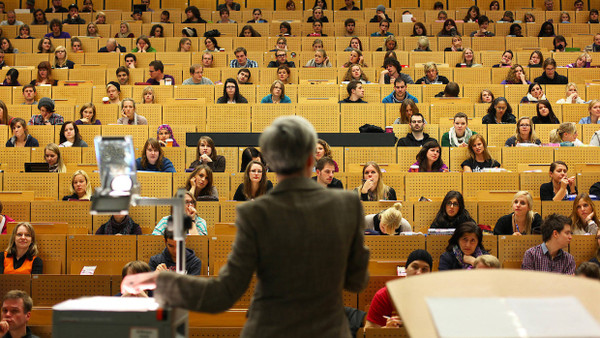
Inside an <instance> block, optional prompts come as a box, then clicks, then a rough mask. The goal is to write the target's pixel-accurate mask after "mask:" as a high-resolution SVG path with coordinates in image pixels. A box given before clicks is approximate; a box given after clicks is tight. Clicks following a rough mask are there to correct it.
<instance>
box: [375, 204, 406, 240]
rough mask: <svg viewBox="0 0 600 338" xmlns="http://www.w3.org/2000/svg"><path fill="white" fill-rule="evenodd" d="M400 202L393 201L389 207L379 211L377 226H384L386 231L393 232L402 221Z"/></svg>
mask: <svg viewBox="0 0 600 338" xmlns="http://www.w3.org/2000/svg"><path fill="white" fill-rule="evenodd" d="M401 209H402V203H394V205H393V206H392V207H391V208H388V209H386V210H385V211H383V212H382V213H381V219H380V222H379V228H382V227H385V228H386V232H388V233H391V234H394V232H396V229H398V228H399V227H400V223H401V222H402V212H401V211H400V210H401Z"/></svg>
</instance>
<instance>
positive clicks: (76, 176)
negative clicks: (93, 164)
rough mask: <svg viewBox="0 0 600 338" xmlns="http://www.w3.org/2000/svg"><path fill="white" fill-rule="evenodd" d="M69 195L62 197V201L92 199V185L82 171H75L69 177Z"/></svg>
mask: <svg viewBox="0 0 600 338" xmlns="http://www.w3.org/2000/svg"><path fill="white" fill-rule="evenodd" d="M70 192H71V195H68V196H64V197H63V198H62V200H63V201H89V200H91V198H92V183H91V182H90V177H89V176H88V174H87V173H86V172H85V171H83V170H77V171H75V172H74V173H73V175H72V176H71V187H70Z"/></svg>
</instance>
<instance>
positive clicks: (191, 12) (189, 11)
mask: <svg viewBox="0 0 600 338" xmlns="http://www.w3.org/2000/svg"><path fill="white" fill-rule="evenodd" d="M184 13H185V15H186V19H185V20H184V21H183V23H206V20H204V19H203V18H202V16H200V10H199V9H198V7H196V6H188V7H187V8H186V9H185V10H184Z"/></svg>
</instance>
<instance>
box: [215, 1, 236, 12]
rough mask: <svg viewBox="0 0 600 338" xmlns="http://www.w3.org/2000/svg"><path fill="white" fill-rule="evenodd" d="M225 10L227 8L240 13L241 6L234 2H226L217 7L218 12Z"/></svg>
mask: <svg viewBox="0 0 600 338" xmlns="http://www.w3.org/2000/svg"><path fill="white" fill-rule="evenodd" d="M223 8H227V9H228V10H230V11H239V10H240V8H241V7H240V4H238V3H237V2H233V0H225V3H223V4H219V5H218V6H217V11H220V10H221V9H223Z"/></svg>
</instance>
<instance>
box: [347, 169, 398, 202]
mask: <svg viewBox="0 0 600 338" xmlns="http://www.w3.org/2000/svg"><path fill="white" fill-rule="evenodd" d="M362 176H363V182H364V183H363V184H362V185H361V186H359V187H356V188H354V191H355V192H356V193H358V195H359V196H360V200H361V201H381V200H386V201H395V200H396V191H395V190H394V188H392V187H388V186H387V185H385V184H384V183H383V174H382V173H381V169H380V168H379V165H378V164H377V163H375V162H372V161H371V162H367V163H365V166H364V167H363V170H362Z"/></svg>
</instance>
